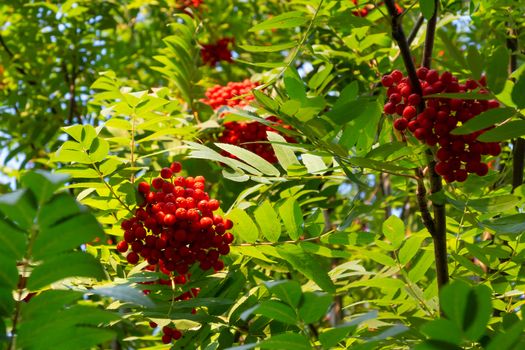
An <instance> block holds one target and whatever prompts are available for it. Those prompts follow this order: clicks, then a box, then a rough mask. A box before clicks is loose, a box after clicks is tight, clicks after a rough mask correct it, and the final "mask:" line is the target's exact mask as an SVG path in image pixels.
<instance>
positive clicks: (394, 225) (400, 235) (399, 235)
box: [383, 215, 405, 249]
mask: <svg viewBox="0 0 525 350" xmlns="http://www.w3.org/2000/svg"><path fill="white" fill-rule="evenodd" d="M383 233H384V235H385V237H386V238H387V239H388V240H389V241H390V243H392V247H393V248H395V249H397V248H399V247H401V244H402V243H403V239H404V238H405V224H404V223H403V221H402V220H401V219H400V218H398V217H397V216H395V215H392V216H390V217H389V218H388V219H386V221H385V222H383Z"/></svg>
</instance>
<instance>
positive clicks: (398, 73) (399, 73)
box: [390, 69, 403, 83]
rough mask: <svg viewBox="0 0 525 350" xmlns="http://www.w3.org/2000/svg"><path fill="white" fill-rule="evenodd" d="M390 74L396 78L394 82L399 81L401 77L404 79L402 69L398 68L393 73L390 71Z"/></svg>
mask: <svg viewBox="0 0 525 350" xmlns="http://www.w3.org/2000/svg"><path fill="white" fill-rule="evenodd" d="M390 76H391V77H392V79H394V82H396V83H399V82H400V81H401V79H403V73H401V71H399V70H397V69H396V70H394V71H392V73H390Z"/></svg>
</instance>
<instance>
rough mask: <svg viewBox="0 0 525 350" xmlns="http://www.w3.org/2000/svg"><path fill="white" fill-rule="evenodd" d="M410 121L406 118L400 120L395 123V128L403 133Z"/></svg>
mask: <svg viewBox="0 0 525 350" xmlns="http://www.w3.org/2000/svg"><path fill="white" fill-rule="evenodd" d="M407 126H408V121H407V120H406V119H405V118H399V119H396V120H395V121H394V128H396V130H399V131H403V130H405V129H406V128H407Z"/></svg>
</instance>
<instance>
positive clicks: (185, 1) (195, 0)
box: [177, 0, 204, 9]
mask: <svg viewBox="0 0 525 350" xmlns="http://www.w3.org/2000/svg"><path fill="white" fill-rule="evenodd" d="M203 2H204V0H177V5H178V6H177V7H179V8H181V9H183V8H186V7H194V8H197V7H199V6H200V5H201V4H202V3H203Z"/></svg>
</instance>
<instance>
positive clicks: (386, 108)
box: [383, 102, 396, 114]
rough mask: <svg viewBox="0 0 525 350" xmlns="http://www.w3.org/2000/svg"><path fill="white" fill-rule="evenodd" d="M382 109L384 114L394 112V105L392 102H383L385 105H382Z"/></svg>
mask: <svg viewBox="0 0 525 350" xmlns="http://www.w3.org/2000/svg"><path fill="white" fill-rule="evenodd" d="M383 111H384V112H385V113H386V114H394V113H396V105H395V104H393V103H392V102H388V103H385V106H384V107H383Z"/></svg>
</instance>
